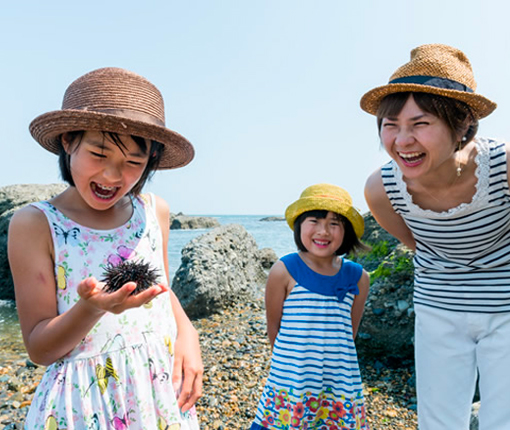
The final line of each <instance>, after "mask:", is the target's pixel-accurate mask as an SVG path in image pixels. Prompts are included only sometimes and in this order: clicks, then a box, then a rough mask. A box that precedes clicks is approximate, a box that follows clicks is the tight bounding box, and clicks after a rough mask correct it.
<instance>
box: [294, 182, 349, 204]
mask: <svg viewBox="0 0 510 430" xmlns="http://www.w3.org/2000/svg"><path fill="white" fill-rule="evenodd" d="M308 197H316V198H324V199H335V200H341V201H343V202H345V203H346V204H348V205H351V204H352V199H351V196H350V195H349V193H348V192H347V191H345V190H344V189H342V188H340V187H337V186H336V185H331V184H316V185H311V186H309V187H308V188H306V189H305V190H304V191H303V192H302V193H301V198H302V199H304V198H308Z"/></svg>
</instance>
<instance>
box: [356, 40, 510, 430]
mask: <svg viewBox="0 0 510 430" xmlns="http://www.w3.org/2000/svg"><path fill="white" fill-rule="evenodd" d="M475 89H476V83H475V80H474V78H473V72H472V70H471V65H470V63H469V61H468V59H467V58H466V56H465V55H464V54H463V53H462V52H461V51H459V50H458V49H455V48H452V47H450V46H445V45H437V44H434V45H424V46H420V47H418V48H416V49H414V50H413V51H412V52H411V60H410V61H409V62H408V63H407V64H405V65H403V66H402V67H400V68H399V69H398V70H397V71H396V72H395V73H394V74H393V76H392V77H391V78H390V82H389V83H388V84H387V85H384V86H381V87H378V88H375V89H373V90H371V91H369V92H368V93H366V94H365V95H364V96H363V98H362V99H361V107H362V108H363V109H364V110H365V111H367V112H369V113H371V114H374V115H376V116H377V125H378V129H379V135H380V138H381V142H382V145H383V146H384V148H385V150H386V151H387V152H388V154H389V155H390V157H391V158H392V161H390V162H389V163H388V164H386V165H384V166H383V167H382V168H380V169H379V170H377V171H376V172H375V173H374V174H372V175H371V177H370V178H369V179H368V181H367V183H366V188H365V195H366V200H367V203H368V205H369V207H370V209H371V211H372V213H373V215H374V217H375V219H376V220H377V221H378V222H379V224H380V225H381V226H382V227H383V228H384V229H386V230H387V231H388V232H389V233H391V234H392V235H394V236H395V237H396V238H398V239H400V241H401V242H402V243H404V244H405V245H407V246H408V247H409V248H411V249H412V250H414V251H415V257H414V266H415V289H414V305H415V308H414V309H415V312H416V328H415V330H416V336H415V354H416V375H417V392H418V421H419V427H420V429H421V430H428V429H434V430H452V429H455V430H463V429H468V427H469V419H470V409H471V403H472V400H473V394H474V391H475V384H476V379H477V374H478V375H479V388H480V395H481V408H480V413H479V419H480V429H482V430H485V429H491V430H496V429H508V428H510V408H509V407H508V405H510V390H509V389H508V387H509V385H510V368H509V367H508V361H509V360H510V342H509V341H508V339H509V338H510V289H509V284H510V258H509V257H508V255H509V252H510V192H509V190H508V169H509V166H510V164H509V163H508V149H507V147H506V145H505V144H504V143H503V142H498V141H494V140H489V139H481V138H475V135H476V132H477V128H478V120H479V119H480V118H483V117H485V116H487V115H489V114H490V113H491V112H492V111H493V110H494V109H495V108H496V105H495V104H494V103H493V102H491V101H490V100H488V99H487V98H485V97H483V96H481V95H479V94H477V93H475V92H474V91H475Z"/></svg>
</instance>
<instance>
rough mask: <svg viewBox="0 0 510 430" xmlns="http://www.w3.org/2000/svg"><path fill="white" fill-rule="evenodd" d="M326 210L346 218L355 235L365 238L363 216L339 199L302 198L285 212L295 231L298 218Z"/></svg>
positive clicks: (288, 222)
mask: <svg viewBox="0 0 510 430" xmlns="http://www.w3.org/2000/svg"><path fill="white" fill-rule="evenodd" d="M313 210H326V211H331V212H335V213H338V214H340V215H343V216H344V217H346V218H347V219H348V220H349V221H350V222H351V224H352V226H353V228H354V233H356V236H357V237H358V238H361V236H363V232H364V231H365V222H364V220H363V217H362V216H361V214H360V213H359V212H358V211H357V210H356V209H355V208H354V207H353V206H352V205H350V204H348V203H347V202H344V201H340V200H338V199H332V198H331V199H330V198H326V197H324V196H319V197H316V196H310V197H301V198H300V199H298V200H296V201H295V202H294V203H292V204H291V205H290V206H289V207H288V208H287V210H286V211H285V218H286V220H287V224H288V225H289V227H290V228H291V229H292V230H294V222H295V221H296V218H297V217H298V216H299V215H301V214H303V213H305V212H308V211H313Z"/></svg>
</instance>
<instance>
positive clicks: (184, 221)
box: [170, 212, 220, 230]
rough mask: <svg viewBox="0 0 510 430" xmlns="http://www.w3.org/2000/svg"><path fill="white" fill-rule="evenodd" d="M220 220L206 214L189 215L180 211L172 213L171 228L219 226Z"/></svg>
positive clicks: (189, 228)
mask: <svg viewBox="0 0 510 430" xmlns="http://www.w3.org/2000/svg"><path fill="white" fill-rule="evenodd" d="M219 226H220V222H219V221H218V220H217V219H216V218H211V217H205V216H189V215H184V214H183V213H181V212H179V213H178V214H170V230H191V229H197V228H215V227H219Z"/></svg>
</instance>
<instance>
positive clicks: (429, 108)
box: [377, 92, 478, 150]
mask: <svg viewBox="0 0 510 430" xmlns="http://www.w3.org/2000/svg"><path fill="white" fill-rule="evenodd" d="M411 95H412V96H413V98H414V101H415V102H416V104H417V105H418V106H419V108H420V109H421V110H422V111H424V112H427V113H430V114H432V115H434V116H436V117H437V118H439V119H441V120H443V121H444V122H445V123H446V125H447V126H448V128H449V129H450V130H451V134H452V137H453V141H454V142H456V143H457V145H456V148H455V150H458V149H461V148H463V147H464V146H466V145H467V144H468V143H469V142H471V140H473V138H474V137H475V135H476V133H477V131H478V120H477V119H476V117H475V115H474V114H473V111H472V110H471V108H470V107H469V106H468V105H467V104H466V103H464V102H461V101H460V100H456V99H452V98H450V97H444V96H439V95H437V94H430V93H415V92H402V93H393V94H389V95H387V96H386V97H384V98H383V99H382V101H381V104H380V105H379V108H378V109H377V128H378V130H379V132H381V124H382V120H383V118H388V117H390V118H393V117H396V116H398V114H400V112H401V111H402V109H403V108H404V105H405V104H406V102H407V100H408V99H409V97H410V96H411ZM466 123H469V127H468V129H467V131H464V130H465V127H466ZM461 133H463V139H462V140H461V142H457V140H458V137H457V136H458V135H459V134H461ZM464 138H465V139H464Z"/></svg>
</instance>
